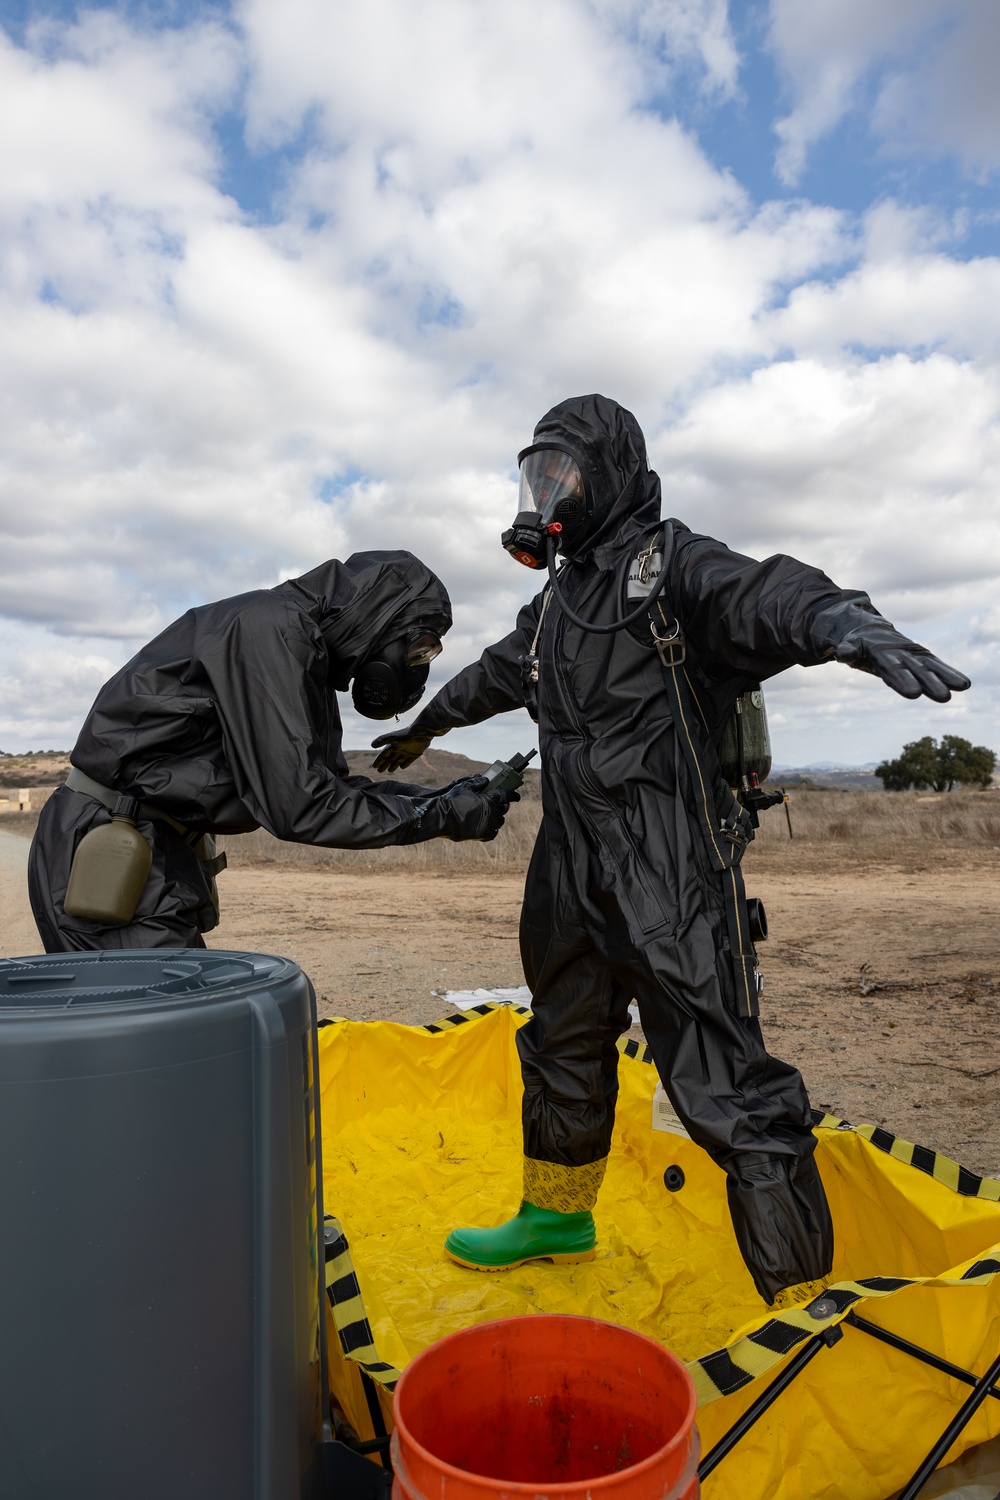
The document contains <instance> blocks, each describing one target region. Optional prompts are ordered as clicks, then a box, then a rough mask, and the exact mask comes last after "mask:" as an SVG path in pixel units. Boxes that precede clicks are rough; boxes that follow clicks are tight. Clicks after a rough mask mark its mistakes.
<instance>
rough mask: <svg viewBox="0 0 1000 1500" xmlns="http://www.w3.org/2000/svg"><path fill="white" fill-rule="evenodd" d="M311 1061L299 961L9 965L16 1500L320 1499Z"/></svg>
mask: <svg viewBox="0 0 1000 1500" xmlns="http://www.w3.org/2000/svg"><path fill="white" fill-rule="evenodd" d="M315 1069H316V1050H315V1003H314V997H313V993H312V986H311V985H310V983H309V981H308V979H306V977H305V975H304V974H303V973H302V971H301V970H300V969H299V968H298V966H297V965H296V964H294V963H292V962H291V961H290V960H288V959H284V958H271V957H267V956H264V955H261V954H256V953H225V952H210V951H207V950H201V949H182V950H173V951H167V950H163V951H150V950H141V951H140V950H127V951H119V952H100V953H60V954H51V955H48V956H43V957H38V958H18V959H7V960H3V961H0V1247H2V1249H0V1329H2V1330H3V1337H2V1340H0V1495H3V1496H10V1497H11V1500H15V1497H16V1500H57V1497H59V1500H61V1497H64V1496H72V1497H73V1500H136V1497H137V1496H142V1500H182V1497H183V1500H315V1497H318V1496H320V1495H321V1494H322V1489H321V1486H320V1462H319V1460H320V1450H319V1444H320V1442H321V1436H322V1432H321V1428H322V1416H321V1413H322V1371H323V1359H322V1352H321V1349H322V1346H321V1325H320V1318H319V1309H320V1267H321V1257H320V1256H319V1255H318V1253H317V1226H318V1224H319V1222H320V1210H321V1205H320V1201H319V1189H318V1174H317V1160H316V1150H317V1147H316V1141H317V1135H318V1132H317V1130H316V1120H317V1113H316V1087H315Z"/></svg>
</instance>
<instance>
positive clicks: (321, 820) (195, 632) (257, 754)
mask: <svg viewBox="0 0 1000 1500" xmlns="http://www.w3.org/2000/svg"><path fill="white" fill-rule="evenodd" d="M450 625H451V605H450V602H449V599H448V595H447V593H446V592H445V589H444V586H443V585H442V583H441V582H440V580H439V579H437V578H436V577H435V576H434V574H433V573H432V572H431V571H430V569H429V568H427V567H425V566H424V564H423V563H422V562H420V561H419V560H418V559H417V558H415V557H413V556H412V555H411V554H410V553H408V552H359V553H356V554H355V555H354V556H353V557H349V558H348V559H347V561H346V562H337V561H331V562H325V563H322V564H321V565H320V566H319V567H317V568H314V569H313V570H312V571H311V572H309V573H306V574H304V576H303V577H301V578H293V579H290V580H289V581H288V582H286V583H282V584H279V585H278V587H277V588H273V589H260V590H257V591H255V592H253V593H249V594H240V595H238V596H237V597H236V598H233V599H223V600H221V601H220V602H218V603H216V604H206V605H202V606H200V607H199V608H196V609H191V610H188V612H187V614H185V615H183V616H182V617H181V618H180V619H179V620H177V621H175V622H174V624H172V625H169V626H168V627H167V629H166V630H164V631H163V633H162V634H161V635H159V636H157V637H156V639H155V640H153V641H151V642H150V643H149V645H147V646H144V647H143V648H142V650H141V651H139V653H138V654H137V655H136V656H134V657H133V658H132V660H131V661H130V662H128V663H127V664H126V665H125V666H124V667H122V669H121V670H120V671H119V672H117V673H116V674H115V675H114V677H112V678H111V680H110V681H109V682H107V683H105V685H104V687H103V688H102V689H101V691H100V693H99V694H98V696H97V701H96V702H95V704H94V706H93V708H92V709H91V711H90V714H89V715H88V717H87V721H86V723H85V724H84V726H83V729H82V731H81V733H80V737H79V739H78V740H77V743H76V746H75V747H74V749H73V752H72V754H71V756H70V760H71V761H72V765H73V770H72V771H71V773H70V776H69V779H68V781H67V784H66V785H65V786H64V787H60V788H59V790H58V791H57V792H56V793H55V794H54V795H53V796H52V797H51V798H50V799H49V801H48V802H47V803H46V804H45V806H44V807H43V809H42V813H41V817H40V818H39V823H38V829H37V832H36V834H35V838H34V841H33V843H32V846H31V855H30V860H29V867H28V883H29V892H30V896H31V906H32V910H33V912H34V915H35V921H36V923H37V925H38V930H39V933H40V934H41V937H42V941H43V942H44V944H45V948H46V950H47V951H48V952H50V953H51V952H57V951H60V950H73V949H93V948H194V947H204V946H205V945H204V941H203V939H202V933H204V932H208V931H210V930H211V929H212V928H213V927H214V926H215V925H216V921H217V918H218V910H217V905H216V901H217V898H216V897H215V891H214V875H215V873H216V872H217V870H218V869H219V868H220V867H221V866H220V862H219V860H216V859H214V858H213V856H214V843H213V840H212V836H213V835H215V834H220V833H222V834H225V833H246V832H248V831H249V830H251V829H254V828H259V827H262V826H263V827H264V828H266V829H267V830H268V831H269V832H270V833H273V834H274V835H275V836H276V837H277V838H280V839H288V840H291V841H293V842H295V843H303V844H318V845H321V846H323V847H327V848H336V849H377V848H382V847H383V846H385V845H386V844H413V843H420V842H423V841H424V840H426V839H431V838H436V837H443V838H449V839H456V840H458V839H491V838H494V837H495V836H496V833H497V831H498V829H499V828H500V825H501V824H502V823H503V819H504V814H505V812H506V809H507V805H508V801H509V798H508V797H507V796H506V795H504V794H502V793H499V792H494V791H490V792H485V793H484V788H485V781H484V780H483V779H482V778H475V777H473V778H466V779H465V780H463V781H459V782H455V783H453V784H452V785H451V786H450V787H445V788H441V789H437V790H435V789H432V788H429V787H423V786H412V785H409V784H405V783H401V782H392V781H383V782H381V783H379V782H374V781H372V780H370V779H369V778H368V777H365V776H351V775H349V774H348V766H347V762H346V760H345V759H344V756H343V753H342V750H341V738H342V734H341V722H340V713H339V710H338V708H337V700H336V693H337V692H344V691H346V689H347V687H348V685H349V684H351V683H352V682H353V689H352V691H353V699H354V704H355V707H356V708H357V709H358V711H359V712H360V713H362V714H366V715H367V716H368V717H370V718H374V719H388V718H391V717H393V715H395V714H396V713H398V712H400V711H405V710H406V709H409V708H412V707H413V706H414V705H415V704H416V702H417V701H418V699H419V698H420V696H421V694H422V693H423V690H424V685H425V683H426V681H427V674H428V671H429V664H430V661H431V659H432V658H433V657H434V656H436V655H437V653H438V652H439V651H440V650H441V637H442V635H443V634H444V633H445V631H447V630H448V629H449V627H450ZM122 798H125V799H135V803H138V804H139V805H138V806H136V805H135V803H133V804H131V805H130V806H128V807H127V808H126V809H125V810H126V811H128V812H129V813H131V814H132V815H134V817H135V818H136V819H137V826H138V828H139V829H140V831H141V832H142V833H143V834H144V835H145V837H146V839H147V840H148V842H149V843H150V845H151V846H152V866H151V869H150V873H149V877H148V879H147V881H146V884H145V887H144V889H143V890H142V894H141V896H140V898H139V903H138V906H137V908H136V910H135V914H134V916H133V917H132V920H131V921H128V922H126V923H124V924H122V923H107V922H100V921H94V920H91V919H90V918H88V917H82V916H72V915H70V914H69V913H68V912H67V911H66V910H65V908H64V904H63V902H64V897H65V893H66V888H67V884H68V881H69V876H70V868H71V864H72V861H73V857H74V854H75V852H76V850H77V848H78V846H79V844H80V841H81V839H82V838H83V837H84V835H85V834H87V833H88V832H89V831H90V830H91V829H93V828H95V827H97V826H98V825H100V824H102V823H107V822H108V821H109V820H110V819H111V816H112V809H113V808H114V807H115V805H116V803H118V802H119V799H122ZM222 858H223V859H224V856H223V857H222Z"/></svg>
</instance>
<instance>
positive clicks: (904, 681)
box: [833, 615, 971, 703]
mask: <svg viewBox="0 0 1000 1500" xmlns="http://www.w3.org/2000/svg"><path fill="white" fill-rule="evenodd" d="M833 654H834V657H835V659H836V660H837V661H843V662H846V663H847V665H848V666H849V667H856V668H857V669H858V671H859V672H871V673H872V675H873V676H875V677H881V679H882V681H883V682H884V683H887V684H888V686H889V687H891V688H892V689H893V690H894V692H897V693H900V694H902V696H903V697H904V698H919V697H920V695H921V694H923V695H924V696H925V697H927V698H933V699H934V702H935V703H947V702H948V699H949V698H950V697H951V695H952V693H953V692H954V693H964V692H965V690H966V688H967V687H971V683H970V681H969V679H968V677H966V675H965V673H964V672H957V671H956V670H955V668H954V667H949V666H948V664H947V662H943V661H940V660H939V659H938V658H937V657H936V656H934V655H933V654H932V653H931V652H930V651H928V649H927V647H926V646H918V645H917V643H916V641H910V640H907V638H906V636H905V635H900V633H899V631H898V630H897V629H896V628H895V626H893V625H890V624H889V621H888V620H883V619H882V618H880V617H879V616H878V615H873V616H872V618H871V622H870V623H869V622H868V621H867V620H866V621H865V622H864V624H862V625H856V626H855V627H854V629H853V630H850V631H848V633H847V635H845V636H844V637H843V639H842V640H840V641H838V642H837V645H836V647H835V649H834V653H833Z"/></svg>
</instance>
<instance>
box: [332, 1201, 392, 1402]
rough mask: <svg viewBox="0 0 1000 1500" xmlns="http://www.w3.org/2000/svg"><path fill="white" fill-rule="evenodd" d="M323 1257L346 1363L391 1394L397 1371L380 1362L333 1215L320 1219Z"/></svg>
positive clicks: (346, 1247) (344, 1239)
mask: <svg viewBox="0 0 1000 1500" xmlns="http://www.w3.org/2000/svg"><path fill="white" fill-rule="evenodd" d="M323 1228H324V1231H325V1235H324V1245H325V1253H326V1295H327V1299H328V1301H329V1303H330V1307H331V1309H332V1310H333V1322H334V1326H335V1327H336V1330H337V1337H338V1338H339V1339H340V1348H341V1351H342V1353H343V1355H344V1358H345V1359H352V1360H354V1362H355V1364H358V1365H360V1366H361V1368H362V1370H364V1371H365V1373H366V1374H367V1375H370V1376H371V1378H372V1380H377V1381H378V1383H379V1385H384V1386H387V1387H388V1389H389V1390H392V1388H393V1386H394V1385H395V1384H396V1381H397V1380H398V1379H399V1376H400V1371H399V1370H397V1369H396V1366H395V1365H388V1364H386V1362H385V1360H383V1359H379V1357H378V1350H377V1349H376V1348H375V1339H374V1337H373V1335H372V1326H371V1324H370V1323H369V1321H368V1314H367V1313H366V1312H365V1304H364V1302H363V1300H362V1297H361V1288H360V1287H359V1286H358V1278H357V1275H356V1274H355V1270H354V1264H353V1262H352V1260H351V1250H350V1246H349V1245H348V1243H347V1236H346V1234H345V1233H344V1229H343V1225H342V1224H341V1222H340V1220H339V1219H335V1218H334V1217H333V1215H332V1214H326V1215H325V1216H324V1219H323Z"/></svg>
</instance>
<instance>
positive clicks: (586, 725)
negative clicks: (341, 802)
mask: <svg viewBox="0 0 1000 1500" xmlns="http://www.w3.org/2000/svg"><path fill="white" fill-rule="evenodd" d="M519 462H520V467H521V499H520V505H519V512H520V514H519V515H518V518H517V521H516V522H515V525H514V527H513V528H512V529H511V531H510V532H508V533H506V534H505V537H504V545H505V546H506V547H507V548H508V550H509V551H511V552H512V553H513V555H514V556H516V557H518V558H519V560H521V561H526V562H528V563H529V564H531V565H533V566H537V565H544V564H545V563H546V562H547V563H548V566H549V578H550V581H549V585H548V587H547V588H545V589H544V590H543V591H542V592H541V593H540V594H539V595H537V596H536V598H535V599H533V600H532V602H531V603H530V604H528V605H526V606H525V607H524V609H522V610H521V612H520V614H519V616H518V619H517V624H516V626H515V628H514V630H513V631H512V633H511V634H510V635H508V636H507V637H505V639H504V640H502V641H499V642H498V643H497V644H496V645H494V646H490V647H488V648H487V650H486V651H484V653H483V655H482V657H481V659H480V660H479V661H478V662H476V663H475V664H473V665H471V666H468V667H466V668H465V669H464V670H463V671H461V672H459V673H458V675H457V676H456V677H454V678H453V679H452V680H451V682H449V683H448V684H447V685H446V686H445V687H444V688H442V689H441V691H440V692H439V693H438V694H437V695H436V697H434V698H433V699H432V700H431V702H430V703H429V704H428V705H427V707H426V708H425V709H424V710H423V712H422V713H421V714H420V715H419V716H418V718H417V719H416V720H415V722H414V723H413V724H412V725H410V726H409V728H406V729H401V730H396V731H392V732H391V733H389V734H385V735H382V736H381V737H380V738H379V739H377V740H375V742H374V743H375V745H382V746H384V747H385V748H384V749H383V751H382V753H381V754H380V756H379V757H378V759H377V760H376V762H375V764H376V766H377V767H378V768H379V769H380V770H392V769H396V768H397V767H400V766H405V765H408V764H409V763H410V761H411V760H413V759H414V758H415V757H416V756H418V755H420V754H421V753H422V752H423V751H424V749H426V747H427V745H428V744H429V743H430V741H431V739H432V738H433V737H434V736H436V735H441V734H444V733H446V732H447V731H448V730H449V729H452V728H454V727H456V726H458V725H463V724H477V723H479V722H481V721H482V720H484V719H487V718H489V717H490V716H491V715H492V714H497V713H503V712H505V711H506V710H508V709H513V708H518V707H520V706H521V705H522V704H527V705H528V707H529V710H530V711H531V712H532V713H533V716H535V717H537V720H538V723H539V740H540V745H541V753H542V806H543V818H542V824H541V828H540V830H539V834H538V840H537V843H536V845H535V850H534V853H533V856H532V859H531V864H530V868H529V870H528V876H527V881H526V885H525V893H524V906H523V910H522V914H521V956H522V961H523V964H524V972H525V976H526V978H527V981H528V984H529V985H530V987H531V990H532V995H533V999H532V1019H531V1021H530V1022H529V1023H528V1024H527V1025H525V1026H523V1027H522V1028H521V1030H520V1031H519V1032H518V1038H517V1040H518V1050H519V1053H520V1057H521V1067H522V1074H523V1079H524V1101H523V1133H524V1201H523V1203H522V1206H521V1209H520V1211H519V1212H518V1213H517V1214H516V1215H515V1216H514V1218H513V1219H510V1220H509V1221H508V1222H506V1223H504V1224H501V1225H500V1226H499V1227H498V1228H495V1229H457V1230H455V1231H454V1232H453V1233H452V1234H451V1235H449V1237H448V1241H447V1244H446V1249H447V1250H448V1252H449V1253H450V1254H451V1255H452V1256H453V1258H454V1259H456V1260H458V1261H460V1262H461V1263H462V1264H464V1265H470V1266H474V1267H476V1268H479V1269H483V1270H502V1269H504V1268H506V1267H508V1266H514V1265H519V1264H521V1263H522V1262H523V1261H525V1260H531V1259H539V1258H550V1259H552V1260H556V1261H560V1260H563V1261H574V1260H581V1259H589V1258H590V1256H591V1255H592V1254H593V1246H594V1243H595V1234H594V1221H593V1215H592V1212H591V1210H592V1209H593V1207H594V1204H595V1201H596V1198H597V1193H598V1189H599V1188H600V1185H601V1181H602V1178H603V1176H604V1170H605V1165H606V1161H607V1156H608V1151H609V1149H610V1145H611V1134H612V1127H613V1124H614V1114H615V1101H616V1097H617V1091H618V1085H617V1065H618V1053H617V1049H616V1046H615V1043H616V1040H617V1038H618V1037H619V1036H620V1035H621V1033H622V1032H623V1031H625V1030H626V1029H627V1028H628V1025H629V1017H628V1005H629V1001H630V999H631V998H632V997H633V996H634V997H635V999H636V1000H637V1001H638V1005H639V1015H640V1018H641V1021H642V1027H643V1031H644V1033H645V1035H646V1039H647V1041H648V1043H649V1046H650V1049H651V1051H652V1054H653V1058H654V1060H655V1062H656V1066H657V1069H658V1071H659V1074H660V1077H661V1078H662V1080H663V1084H664V1087H665V1089H666V1091H667V1093H668V1095H669V1097H670V1099H671V1102H672V1103H673V1106H674V1109H675V1110H676V1111H677V1114H678V1116H679V1117H680V1119H681V1120H682V1121H683V1123H684V1124H685V1125H686V1126H687V1128H688V1130H689V1131H690V1134H691V1136H692V1138H693V1139H694V1140H695V1141H696V1142H698V1144H699V1145H701V1146H703V1147H704V1148H705V1150H706V1151H708V1153H709V1154H710V1156H711V1157H712V1159H713V1160H714V1161H715V1162H717V1163H718V1165H719V1166H720V1167H723V1168H724V1169H725V1171H726V1173H727V1175H728V1183H727V1187H728V1196H729V1204H730V1210H731V1213H732V1219H733V1225H734V1228H735V1231H736V1237H737V1240H738V1243H739V1247H740V1250H741V1252H742V1254H743V1258H744V1260H745V1262H746V1264H747V1266H748V1268H749V1270H750V1273H751V1275H752V1276H753V1279H754V1282H755V1285H756V1287H757V1289H758V1291H759V1292H760V1294H761V1296H762V1297H763V1298H764V1300H765V1301H766V1302H768V1303H770V1304H772V1305H776V1306H783V1305H790V1304H792V1303H794V1302H796V1301H798V1300H800V1299H801V1298H802V1297H804V1296H806V1295H809V1294H811V1292H812V1291H813V1289H814V1288H815V1287H816V1285H817V1283H819V1282H820V1281H821V1280H822V1278H823V1277H825V1276H827V1275H828V1273H829V1271H830V1268H831V1264H832V1256H833V1229H832V1224H831V1220H830V1213H829V1209H828V1206H827V1202H826V1197H825V1194H824V1191H823V1185H822V1182H821V1181H820V1177H819V1173H818V1171H817V1168H816V1165H815V1161H814V1159H813V1152H814V1149H815V1140H814V1137H813V1134H812V1131H811V1127H810V1112H809V1103H808V1099H807V1096H806V1091H805V1087H804V1085H803V1082H802V1079H801V1077H800V1076H799V1074H798V1072H797V1071H796V1069H795V1068H793V1067H791V1066H790V1065H789V1064H787V1063H784V1062H781V1061H779V1060H778V1059H777V1058H775V1057H772V1056H770V1055H769V1054H768V1052H767V1051H766V1050H765V1047H764V1043H763V1041H762V1038H761V1030H760V1025H759V1022H758V1020H757V984H756V978H757V965H756V954H755V953H754V951H753V947H752V943H751V941H750V938H749V933H748V930H747V917H746V903H745V893H744V890H743V882H742V877H741V874H740V869H739V858H740V855H741V854H742V852H743V849H744V848H745V846H746V843H747V841H748V839H749V838H750V837H752V827H751V826H750V819H749V817H748V816H747V813H746V811H745V810H744V809H743V808H742V807H741V806H740V805H739V803H738V802H737V801H736V799H735V797H734V796H733V793H732V791H731V790H730V789H729V787H728V786H727V784H726V782H725V780H724V778H723V776H722V774H721V770H720V764H719V756H718V750H719V747H720V744H721V740H722V735H723V732H724V729H725V727H726V725H727V722H728V721H729V720H730V719H731V717H732V714H733V709H734V705H735V703H736V700H737V698H738V697H739V696H740V695H741V694H743V693H744V692H747V691H750V690H752V689H753V688H755V687H757V686H758V685H759V683H760V682H761V681H762V680H763V679H765V678H768V677H773V676H774V675H775V674H776V673H778V672H781V671H783V670H784V669H785V668H786V667H789V666H791V665H792V664H793V663H796V662H797V663H799V664H801V665H803V666H810V665H814V664H816V663H819V662H823V661H829V660H834V659H835V660H838V661H844V662H848V663H849V664H850V665H852V666H855V667H859V668H861V669H862V670H864V671H868V672H873V673H875V674H876V675H877V676H880V677H881V678H883V680H884V681H885V682H887V683H888V684H889V686H890V687H893V688H895V690H896V691H897V692H899V693H902V694H903V696H904V697H911V698H916V697H918V696H919V695H920V694H921V693H924V694H926V695H927V696H928V697H930V698H933V699H935V700H936V701H938V702H943V701H945V700H947V699H948V697H949V696H950V690H951V689H962V688H966V687H968V685H969V683H968V679H967V678H966V677H964V676H962V675H961V674H960V673H958V672H956V671H954V670H953V669H952V668H951V667H948V666H945V664H944V663H943V662H940V661H938V660H937V659H936V658H935V657H934V656H932V655H931V654H930V652H928V651H927V650H926V649H925V648H924V647H922V646H918V645H915V644H914V643H913V642H912V641H908V640H906V639H905V637H903V636H901V635H900V634H899V633H898V632H897V631H896V630H894V629H893V627H892V626H891V625H890V624H889V622H888V621H887V620H885V619H884V618H883V617H882V616H881V615H880V614H879V613H878V611H877V610H876V609H875V608H874V606H873V605H872V603H871V601H870V600H869V599H868V597H867V595H866V594H862V593H858V592H855V591H848V590H843V589H839V588H837V586H836V585H835V584H834V583H832V582H831V581H830V579H829V578H827V577H826V576H825V575H824V574H823V573H820V572H819V571H817V570H816V569H815V568H810V567H806V566H805V565H803V564H802V563H799V562H796V561H795V560H794V559H793V558H790V557H783V556H777V557H772V558H769V559H767V560H766V561H764V562H755V561H754V560H753V559H751V558H749V557H742V556H740V555H739V554H737V553H734V552H731V551H730V550H729V549H728V548H727V547H725V546H724V545H723V544H722V543H721V542H717V541H714V540H713V539H712V538H711V537H708V536H700V535H698V533H696V532H693V531H691V530H689V529H688V527H687V526H685V525H683V524H682V523H681V522H679V521H672V522H668V523H667V524H666V526H665V527H664V526H663V525H662V523H661V521H660V481H659V479H658V478H657V476H656V474H654V473H652V472H651V471H650V470H649V469H648V468H647V464H646V450H645V442H644V440H643V436H642V433H641V431H640V429H639V426H638V423H637V422H636V420H635V418H634V417H633V416H632V415H631V413H629V412H627V411H625V410H624V409H623V408H622V407H620V406H619V405H617V403H615V402H613V401H609V400H606V399H605V398H604V397H602V396H583V397H579V398H576V399H573V400H569V401H564V402H562V403H561V404H560V405H559V406H556V407H554V408H553V410H552V411H550V412H549V413H548V414H547V415H546V416H545V417H543V418H542V420H541V422H539V424H538V426H537V427H536V429H535V434H534V440H533V442H532V444H531V446H530V447H529V448H527V449H525V450H524V452H522V453H521V455H520V459H519ZM546 551H547V552H548V556H546ZM556 551H558V552H559V553H560V554H561V556H562V558H563V559H564V565H563V567H562V568H560V570H559V572H558V575H557V574H556V570H555V553H556ZM657 554H659V558H657ZM658 561H659V564H660V571H659V575H658V576H657V575H656V566H657V562H658ZM630 574H631V575H632V582H631V584H630V581H629V579H630ZM643 595H645V597H643ZM626 616H627V617H628V618H629V624H628V625H627V626H626V627H625V628H616V627H620V626H621V622H622V620H623V619H624V618H626ZM661 653H662V656H661Z"/></svg>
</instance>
